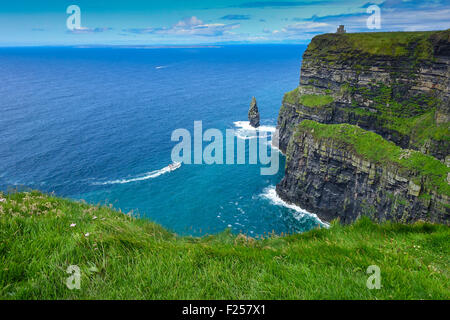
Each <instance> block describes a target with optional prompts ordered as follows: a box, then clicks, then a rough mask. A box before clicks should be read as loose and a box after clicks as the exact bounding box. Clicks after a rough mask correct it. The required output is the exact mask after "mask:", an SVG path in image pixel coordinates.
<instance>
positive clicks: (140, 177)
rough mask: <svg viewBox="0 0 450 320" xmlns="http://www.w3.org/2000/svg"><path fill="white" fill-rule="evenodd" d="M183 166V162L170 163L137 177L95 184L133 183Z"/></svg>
mask: <svg viewBox="0 0 450 320" xmlns="http://www.w3.org/2000/svg"><path fill="white" fill-rule="evenodd" d="M180 167H181V163H178V164H175V165H168V166H166V167H164V168H162V169H159V170H155V171H151V172H148V173H146V174H145V175H141V176H138V177H135V178H130V179H119V180H112V181H106V182H95V183H93V185H108V184H125V183H131V182H137V181H144V180H148V179H154V178H157V177H159V176H161V175H163V174H166V173H168V172H172V171H175V170H177V169H179V168H180Z"/></svg>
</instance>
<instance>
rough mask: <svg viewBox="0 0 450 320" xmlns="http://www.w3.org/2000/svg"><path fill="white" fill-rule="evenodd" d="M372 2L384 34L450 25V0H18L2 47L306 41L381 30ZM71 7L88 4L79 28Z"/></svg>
mask: <svg viewBox="0 0 450 320" xmlns="http://www.w3.org/2000/svg"><path fill="white" fill-rule="evenodd" d="M3 2H5V1H3ZM371 4H376V5H378V6H379V7H380V9H381V29H380V30H378V31H415V30H439V29H448V28H450V0H422V1H418V0H373V1H370V2H368V1H367V0H362V1H360V0H337V1H332V0H301V1H295V0H286V1H265V0H261V1H252V0H215V1H214V0H209V1H202V0H198V1H195V0H191V1H181V0H171V1H167V0H165V1H153V0H109V1H106V0H70V1H66V0H39V1H36V0H14V1H8V3H1V4H0V46H15V45H80V44H91V45H102V44H115V45H170V44H177V45H193V44H226V43H307V42H308V41H309V40H310V39H311V38H312V37H313V36H314V35H316V34H321V33H326V32H334V31H335V30H336V28H337V26H338V25H339V24H344V25H346V28H347V30H348V31H349V32H369V31H374V30H369V29H368V28H367V25H366V20H367V18H368V17H369V16H370V15H369V14H368V13H367V7H368V6H370V5H371ZM70 5H77V6H79V7H80V9H81V28H80V29H77V30H73V31H70V30H68V29H67V27H66V20H67V18H68V17H69V14H67V13H66V9H67V7H68V6H70Z"/></svg>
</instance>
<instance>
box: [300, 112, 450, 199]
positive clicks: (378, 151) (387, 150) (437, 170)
mask: <svg viewBox="0 0 450 320" xmlns="http://www.w3.org/2000/svg"><path fill="white" fill-rule="evenodd" d="M302 132H308V133H310V134H312V135H313V136H314V137H315V138H316V139H318V140H328V141H330V142H331V143H334V144H336V145H338V146H339V147H340V148H343V149H350V150H352V151H353V152H355V153H356V154H358V155H360V156H361V157H363V158H364V159H366V160H369V161H371V162H374V163H377V164H380V165H395V166H396V167H398V168H399V170H400V171H403V172H406V173H409V174H412V175H414V177H415V179H416V180H417V183H419V184H422V185H423V186H424V187H425V189H426V190H427V191H432V190H436V191H437V192H439V193H441V194H445V195H447V196H450V186H449V184H448V182H447V175H448V173H449V172H450V168H448V167H447V166H446V165H445V164H443V163H441V162H440V161H439V160H437V159H435V158H433V157H432V156H429V155H425V154H423V153H421V152H419V151H412V150H404V149H402V148H400V147H399V146H397V145H395V144H394V143H393V142H390V141H387V140H385V139H383V137H381V136H380V135H378V134H376V133H373V132H370V131H366V130H364V129H361V128H360V127H358V126H355V125H350V124H330V125H328V124H320V123H318V122H315V121H311V120H304V121H302V122H301V123H300V124H299V125H298V126H297V128H296V131H295V135H298V134H301V133H302Z"/></svg>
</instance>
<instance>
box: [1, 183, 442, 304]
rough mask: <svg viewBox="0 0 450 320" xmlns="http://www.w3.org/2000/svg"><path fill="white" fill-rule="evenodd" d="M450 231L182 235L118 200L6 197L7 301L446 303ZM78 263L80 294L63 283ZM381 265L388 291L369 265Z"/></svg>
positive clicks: (428, 227) (384, 228)
mask: <svg viewBox="0 0 450 320" xmlns="http://www.w3.org/2000/svg"><path fill="white" fill-rule="evenodd" d="M449 236H450V228H449V227H447V226H443V225H432V224H426V223H417V224H414V225H401V224H393V223H385V224H382V225H377V224H374V223H372V222H370V220H368V219H367V218H364V219H361V220H359V221H358V222H356V223H355V224H353V225H351V226H341V225H340V224H338V223H332V226H331V228H330V229H316V230H313V231H310V232H307V233H304V234H297V235H290V236H285V237H280V236H275V235H271V236H268V237H266V238H265V239H263V240H255V239H253V238H248V237H246V236H244V235H233V234H231V233H230V232H223V233H221V234H218V235H214V236H206V237H203V238H192V237H179V236H176V235H175V234H173V233H171V232H169V231H167V230H165V229H164V228H162V227H161V226H159V225H156V224H154V223H152V222H149V221H147V220H141V219H135V218H133V217H130V216H128V215H125V214H123V213H121V212H117V211H114V210H112V209H110V208H109V207H100V206H91V205H88V204H85V203H79V202H72V201H69V200H65V199H60V198H56V197H53V196H47V195H44V194H41V193H38V192H31V193H14V194H9V195H3V194H1V193H0V261H1V263H0V268H1V272H0V299H448V298H449V296H450V287H449V283H450V281H449V271H448V265H449V263H450V261H449V245H448V238H449ZM70 265H77V266H79V267H80V269H81V289H80V290H69V289H68V288H67V287H66V285H65V283H66V279H67V277H68V276H70V275H69V274H67V273H66V270H67V268H68V267H69V266H70ZM370 265H377V266H379V267H380V269H381V277H382V280H381V285H382V288H381V289H380V290H369V289H367V287H366V281H367V278H368V276H369V275H367V274H366V270H367V268H368V267H369V266H370Z"/></svg>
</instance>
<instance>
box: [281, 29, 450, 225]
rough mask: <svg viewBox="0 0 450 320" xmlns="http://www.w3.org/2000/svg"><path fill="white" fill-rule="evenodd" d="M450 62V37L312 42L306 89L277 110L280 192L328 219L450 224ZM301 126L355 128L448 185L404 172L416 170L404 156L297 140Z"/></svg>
mask: <svg viewBox="0 0 450 320" xmlns="http://www.w3.org/2000/svg"><path fill="white" fill-rule="evenodd" d="M449 64H450V30H447V31H441V32H413V33H366V34H343V35H340V34H327V35H322V36H318V37H316V38H314V39H313V40H312V42H311V44H310V45H309V47H308V49H307V51H306V52H305V54H304V57H303V63H302V69H301V80H300V86H299V87H298V88H297V89H295V90H294V91H292V92H289V93H287V94H286V95H285V97H284V100H283V105H282V108H281V110H280V113H279V118H278V131H279V148H280V149H281V150H282V151H283V152H284V153H285V154H286V156H287V164H286V175H285V178H284V179H283V181H282V182H281V183H280V184H279V185H278V187H277V191H278V194H279V195H280V196H281V197H282V198H284V199H285V200H288V201H290V202H293V203H296V204H298V205H300V206H302V207H304V208H305V209H308V210H310V211H312V212H315V213H317V214H318V215H319V216H320V217H322V218H324V219H326V220H331V219H333V218H337V217H339V218H341V221H344V222H350V221H353V220H354V219H356V218H357V217H358V216H360V215H371V216H372V217H374V218H375V219H377V220H385V219H390V220H400V221H415V220H418V219H423V220H428V221H440V222H442V221H448V213H449V211H448V210H449V205H448V193H447V191H448V189H446V188H448V181H447V176H448V175H449V170H448V167H447V166H445V165H443V164H442V163H445V162H447V163H449V162H450V157H449V150H450V126H449V124H450V122H449V121H450V107H449V103H450V98H449V97H450V93H449V91H450V89H449V79H450V74H449ZM304 120H312V121H315V122H318V123H322V124H326V125H331V124H354V125H357V126H359V127H360V128H363V129H365V130H368V131H372V132H375V133H377V134H378V135H380V136H381V137H382V138H383V139H382V140H383V141H386V142H387V141H391V142H393V143H394V144H395V145H396V146H397V147H399V150H401V152H406V154H409V153H411V152H413V151H411V150H409V151H408V150H406V149H412V150H417V151H419V152H418V153H420V154H421V155H423V154H427V155H430V156H429V158H427V159H429V160H430V161H429V162H427V161H425V160H424V161H425V162H424V163H422V165H425V163H426V165H427V166H432V167H439V170H440V171H439V170H438V171H439V174H438V175H439V177H440V178H439V179H440V180H439V181H438V180H433V181H434V182H433V183H435V184H438V185H441V184H443V185H444V186H445V188H444V189H443V188H440V189H439V190H438V189H433V187H432V184H431V185H430V183H429V182H426V181H430V177H429V175H428V173H429V172H428V173H427V172H420V170H419V169H420V167H417V168H413V169H411V168H410V170H405V168H406V167H409V165H408V164H403V165H404V167H402V166H399V164H398V163H397V162H396V161H397V160H398V159H397V160H395V161H392V159H390V161H387V162H386V159H384V160H385V162H383V161H379V160H377V159H376V157H375V160H374V159H372V160H370V159H369V158H370V157H367V155H365V154H364V153H363V154H356V153H355V148H351V147H349V146H351V144H352V142H351V141H350V142H349V141H347V140H346V142H345V144H344V145H345V146H346V148H345V150H344V149H342V146H343V145H342V141H333V140H332V139H331V137H330V139H331V140H330V139H328V140H326V142H324V141H325V140H321V139H319V140H318V139H317V137H315V136H314V134H311V133H309V134H308V133H307V132H305V131H302V133H301V134H300V133H299V134H298V135H297V137H296V138H295V137H294V132H296V130H299V129H298V128H299V126H301V123H303V122H304ZM322 130H325V129H324V128H322ZM361 130H362V129H361ZM365 130H362V131H361V132H366V133H367V131H365ZM381 137H380V139H381ZM366 142H368V141H366ZM358 143H361V141H359V142H358ZM394 144H392V145H393V146H394ZM389 148H390V147H389ZM389 148H388V149H389ZM401 148H403V149H405V150H402V149H401ZM395 152H400V151H398V150H397V151H395ZM398 157H403V155H402V154H399V155H398ZM372 158H373V157H372ZM436 159H437V160H436ZM434 160H435V161H434ZM438 160H439V161H441V162H442V163H439V161H438ZM446 160H447V161H446ZM399 161H403V159H400V160H399ZM399 168H400V169H401V170H400V169H399ZM399 170H400V171H401V172H402V173H401V174H399ZM435 173H436V172H435ZM417 175H419V176H420V177H421V178H420V179H425V180H426V181H425V180H424V181H422V180H420V179H419V180H417ZM432 175H433V174H432ZM424 177H425V178H424ZM442 179H443V180H442ZM425 185H427V187H426V188H425ZM427 188H428V191H425V189H427Z"/></svg>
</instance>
